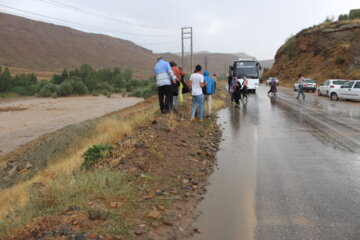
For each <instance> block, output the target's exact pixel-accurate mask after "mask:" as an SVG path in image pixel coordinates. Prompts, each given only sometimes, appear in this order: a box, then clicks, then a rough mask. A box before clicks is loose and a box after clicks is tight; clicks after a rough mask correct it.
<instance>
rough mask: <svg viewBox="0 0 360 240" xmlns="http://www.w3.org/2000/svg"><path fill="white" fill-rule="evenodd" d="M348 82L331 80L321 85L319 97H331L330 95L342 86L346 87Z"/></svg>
mask: <svg viewBox="0 0 360 240" xmlns="http://www.w3.org/2000/svg"><path fill="white" fill-rule="evenodd" d="M346 82H347V81H346V80H341V79H329V80H326V81H325V82H324V84H321V85H320V87H319V89H318V95H319V96H321V95H325V96H330V94H331V93H332V92H333V91H334V90H335V89H339V88H340V87H341V86H342V85H344V84H345V83H346Z"/></svg>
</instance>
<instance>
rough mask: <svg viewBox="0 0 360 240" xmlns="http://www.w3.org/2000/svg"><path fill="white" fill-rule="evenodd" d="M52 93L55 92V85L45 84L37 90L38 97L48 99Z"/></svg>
mask: <svg viewBox="0 0 360 240" xmlns="http://www.w3.org/2000/svg"><path fill="white" fill-rule="evenodd" d="M54 92H56V85H55V84H53V83H51V82H45V83H44V84H43V85H42V87H41V89H40V90H39V93H38V96H39V97H50V96H51V95H52V94H53V93H54Z"/></svg>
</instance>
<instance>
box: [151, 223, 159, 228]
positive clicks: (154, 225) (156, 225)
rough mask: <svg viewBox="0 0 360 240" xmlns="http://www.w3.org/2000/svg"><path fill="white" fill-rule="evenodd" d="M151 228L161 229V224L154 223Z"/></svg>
mask: <svg viewBox="0 0 360 240" xmlns="http://www.w3.org/2000/svg"><path fill="white" fill-rule="evenodd" d="M151 226H152V227H153V228H158V227H160V224H159V223H157V222H152V223H151Z"/></svg>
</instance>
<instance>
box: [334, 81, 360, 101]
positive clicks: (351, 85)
mask: <svg viewBox="0 0 360 240" xmlns="http://www.w3.org/2000/svg"><path fill="white" fill-rule="evenodd" d="M330 98H331V100H334V101H337V100H339V99H350V100H360V80H354V81H348V82H347V83H345V84H344V85H342V86H340V88H338V89H335V90H334V91H333V92H332V93H330Z"/></svg>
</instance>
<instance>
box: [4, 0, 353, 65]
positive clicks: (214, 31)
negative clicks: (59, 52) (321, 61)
mask: <svg viewBox="0 0 360 240" xmlns="http://www.w3.org/2000/svg"><path fill="white" fill-rule="evenodd" d="M6 6H8V7H11V8H16V9H19V10H23V11H26V12H21V11H19V10H16V9H11V8H8V7H6ZM353 8H360V4H359V0H342V1H339V0H302V1H299V0H298V1H292V0H271V1H270V0H269V1H266V0H257V1H253V0H246V1H244V0H221V1H215V0H179V1H170V0H153V1H149V0H120V1H115V0H101V1H100V0H0V11H1V12H6V13H11V14H15V15H20V16H26V17H30V18H33V19H36V20H43V21H46V22H52V23H56V24H59V25H65V26H70V27H72V28H75V29H79V30H82V31H86V32H94V33H103V34H107V35H111V36H114V37H119V38H122V39H127V40H130V41H133V42H135V43H137V44H140V45H142V46H144V47H146V48H148V49H151V50H153V51H154V52H180V51H181V35H180V31H181V30H180V29H181V27H183V26H192V27H193V29H194V30H193V31H194V51H210V52H224V53H237V52H245V53H247V54H249V55H252V56H255V57H256V58H258V59H269V58H273V57H274V55H275V53H276V50H277V49H278V48H279V47H280V46H281V45H282V44H283V43H284V41H285V40H286V39H287V38H288V37H289V36H290V35H291V34H295V33H297V32H298V31H300V30H301V29H303V28H307V27H310V26H312V25H315V24H318V23H321V22H323V21H324V20H325V18H326V17H327V16H335V18H337V16H338V15H339V14H342V13H348V12H349V10H350V9H353ZM31 13H36V14H39V15H33V14H31ZM40 15H44V16H48V17H52V18H56V20H55V19H49V18H46V17H44V16H40ZM60 20H65V21H67V22H64V21H60ZM76 23H77V24H76ZM80 24H82V25H80ZM84 25H87V26H84Z"/></svg>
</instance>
